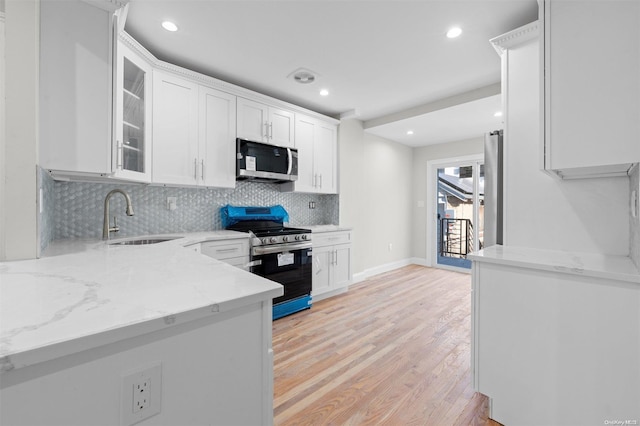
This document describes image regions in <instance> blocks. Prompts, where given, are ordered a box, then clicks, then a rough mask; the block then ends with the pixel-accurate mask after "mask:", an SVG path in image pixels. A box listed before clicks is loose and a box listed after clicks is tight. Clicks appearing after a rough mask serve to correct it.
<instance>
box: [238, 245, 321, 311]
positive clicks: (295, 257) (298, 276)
mask: <svg viewBox="0 0 640 426" xmlns="http://www.w3.org/2000/svg"><path fill="white" fill-rule="evenodd" d="M311 253H312V252H311V249H304V250H295V251H290V252H287V251H285V252H281V253H272V254H264V255H260V256H256V257H255V258H254V260H261V261H262V263H261V264H260V265H258V266H254V267H253V268H252V270H251V272H253V273H255V274H257V275H260V276H262V277H265V278H267V279H269V280H271V281H275V282H277V283H279V284H282V285H283V286H284V295H283V296H280V297H278V298H276V299H274V300H273V303H278V302H280V301H284V300H290V299H293V298H296V297H300V296H304V295H307V294H310V293H311V273H312V272H311V267H312V263H311Z"/></svg>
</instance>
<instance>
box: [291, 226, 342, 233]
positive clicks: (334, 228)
mask: <svg viewBox="0 0 640 426" xmlns="http://www.w3.org/2000/svg"><path fill="white" fill-rule="evenodd" d="M303 228H307V229H311V232H312V233H316V234H319V233H322V232H338V231H351V230H353V228H348V227H344V226H339V225H311V226H304V227H303Z"/></svg>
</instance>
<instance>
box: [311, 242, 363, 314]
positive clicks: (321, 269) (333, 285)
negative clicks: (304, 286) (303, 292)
mask: <svg viewBox="0 0 640 426" xmlns="http://www.w3.org/2000/svg"><path fill="white" fill-rule="evenodd" d="M352 279H353V273H352V271H351V232H350V231H337V232H325V233H320V234H313V286H312V290H313V291H312V293H313V300H315V301H317V300H322V299H325V298H327V297H330V296H334V295H336V294H339V293H343V292H345V291H347V290H348V287H349V284H351V282H352Z"/></svg>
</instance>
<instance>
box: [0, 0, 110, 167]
mask: <svg viewBox="0 0 640 426" xmlns="http://www.w3.org/2000/svg"><path fill="white" fill-rule="evenodd" d="M114 25H115V23H114V21H113V15H112V14H110V13H108V12H106V11H105V10H102V9H98V8H96V7H94V6H91V5H89V4H87V3H84V2H81V1H65V2H51V1H43V2H41V4H40V76H39V78H40V112H39V114H40V120H39V122H40V141H39V164H40V166H41V167H43V168H45V169H47V170H51V171H52V172H53V175H54V176H56V175H58V174H60V175H67V174H71V175H73V174H74V173H75V174H81V173H84V174H88V175H95V176H106V175H110V174H111V173H112V167H111V135H112V124H111V118H112V96H113V95H112V94H113V91H112V90H113V87H112V84H111V70H112V51H111V47H112V46H111V43H113V36H114V32H113V29H114ZM79 47H81V48H79ZM2 60H4V58H2Z"/></svg>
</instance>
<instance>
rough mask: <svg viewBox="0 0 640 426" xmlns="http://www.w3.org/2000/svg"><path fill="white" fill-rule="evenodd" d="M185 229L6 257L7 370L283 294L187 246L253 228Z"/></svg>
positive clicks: (1, 324)
mask: <svg viewBox="0 0 640 426" xmlns="http://www.w3.org/2000/svg"><path fill="white" fill-rule="evenodd" d="M175 236H178V237H180V238H177V239H174V240H171V241H167V242H163V243H159V244H152V245H144V246H122V245H108V244H107V243H105V242H103V241H97V240H65V241H58V242H54V243H52V244H51V246H50V247H49V248H48V249H47V251H46V252H45V256H44V257H42V258H41V259H33V260H23V261H12V262H2V263H0V293H1V297H0V372H2V373H4V372H6V371H10V370H13V369H18V368H22V367H26V366H29V365H33V364H36V363H39V362H43V361H47V360H50V359H54V358H57V357H61V356H65V355H69V354H72V353H77V352H80V351H83V350H87V349H91V348H94V347H97V346H101V345H104V344H109V343H113V342H116V341H119V340H123V339H126V338H131V337H135V336H139V335H142V334H145V333H149V332H153V331H156V330H160V329H162V328H166V327H169V326H172V325H174V324H181V323H185V322H188V321H193V320H195V319H199V318H204V317H207V316H211V315H216V314H217V313H219V312H225V311H229V310H233V309H236V308H238V307H241V306H246V305H249V304H253V303H258V302H260V301H263V300H269V299H272V298H274V297H278V296H280V295H282V294H283V288H282V286H281V285H280V284H277V283H274V282H273V281H269V280H266V279H264V278H262V277H259V276H257V275H253V274H251V273H249V272H247V271H244V270H241V269H238V268H235V267H232V266H230V265H228V264H226V263H223V262H220V261H218V260H216V259H213V258H210V257H207V256H204V255H201V254H199V253H196V252H195V251H193V250H189V249H185V248H184V247H186V246H188V245H191V244H196V243H199V242H203V241H210V240H220V239H232V238H247V234H244V233H237V232H233V231H215V232H202V233H191V234H176V235H175ZM128 239H132V238H128ZM123 240H125V239H123ZM113 241H117V240H113ZM113 241H112V242H113Z"/></svg>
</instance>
